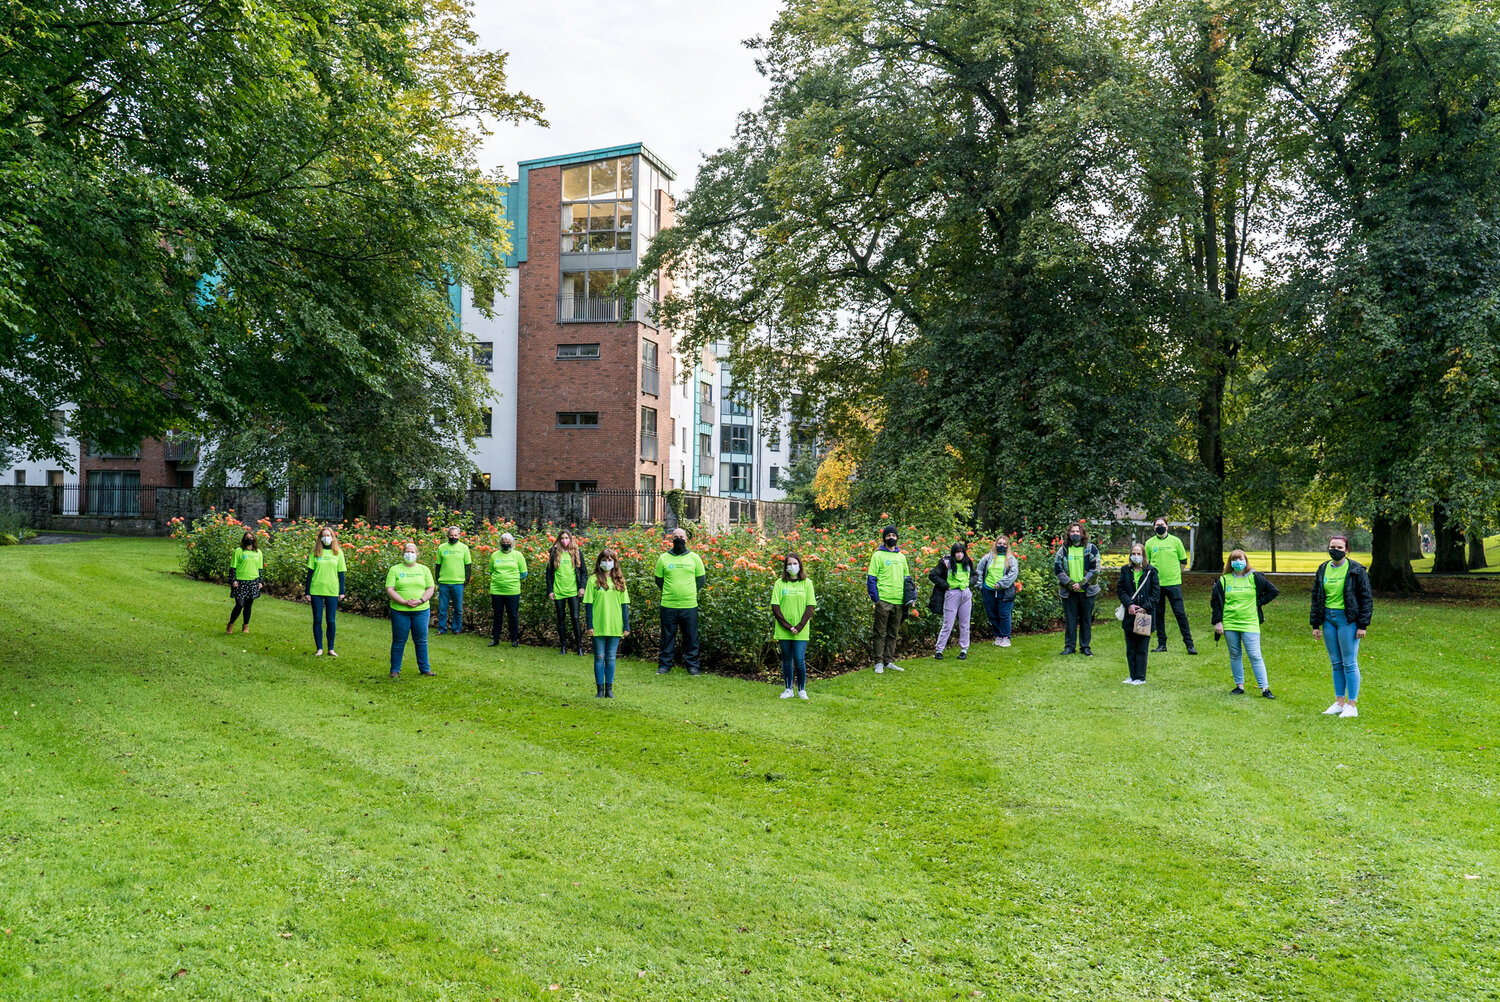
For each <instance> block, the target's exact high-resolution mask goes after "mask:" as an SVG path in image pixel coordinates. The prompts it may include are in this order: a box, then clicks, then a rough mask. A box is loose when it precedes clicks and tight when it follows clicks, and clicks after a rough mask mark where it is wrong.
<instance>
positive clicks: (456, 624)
mask: <svg viewBox="0 0 1500 1002" xmlns="http://www.w3.org/2000/svg"><path fill="white" fill-rule="evenodd" d="M449 602H452V603H453V605H452V607H451V608H452V610H453V626H452V628H451V631H450V632H452V633H462V632H463V631H464V586H463V585H462V584H440V585H438V622H437V631H438V632H439V633H442V632H443V630H444V629H448V610H449V608H450V607H449V605H448V603H449Z"/></svg>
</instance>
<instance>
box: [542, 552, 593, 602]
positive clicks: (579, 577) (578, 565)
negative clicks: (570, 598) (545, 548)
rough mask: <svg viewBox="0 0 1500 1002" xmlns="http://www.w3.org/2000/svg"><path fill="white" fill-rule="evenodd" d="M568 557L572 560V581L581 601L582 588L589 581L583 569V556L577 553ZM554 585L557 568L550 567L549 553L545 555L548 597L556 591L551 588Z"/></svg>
mask: <svg viewBox="0 0 1500 1002" xmlns="http://www.w3.org/2000/svg"><path fill="white" fill-rule="evenodd" d="M569 556H571V557H572V558H573V579H574V581H575V583H576V584H577V585H578V596H579V598H580V599H581V598H582V597H583V587H584V584H585V583H586V582H587V581H588V579H589V572H588V571H586V570H584V567H583V554H582V552H580V553H578V554H577V555H574V554H569ZM555 584H557V568H556V567H554V566H552V555H551V554H550V553H549V554H548V555H547V594H548V595H551V594H552V593H553V592H555V591H557V589H556V588H554V587H553V585H555Z"/></svg>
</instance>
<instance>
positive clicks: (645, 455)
mask: <svg viewBox="0 0 1500 1002" xmlns="http://www.w3.org/2000/svg"><path fill="white" fill-rule="evenodd" d="M641 461H642V462H646V463H654V462H656V435H655V434H653V433H651V432H647V431H643V432H641Z"/></svg>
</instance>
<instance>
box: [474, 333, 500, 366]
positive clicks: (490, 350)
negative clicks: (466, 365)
mask: <svg viewBox="0 0 1500 1002" xmlns="http://www.w3.org/2000/svg"><path fill="white" fill-rule="evenodd" d="M474 364H475V365H477V366H479V367H480V368H481V369H483V370H484V371H485V372H493V371H494V370H495V342H493V341H475V342H474Z"/></svg>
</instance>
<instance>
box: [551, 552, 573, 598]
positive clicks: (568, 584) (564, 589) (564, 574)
mask: <svg viewBox="0 0 1500 1002" xmlns="http://www.w3.org/2000/svg"><path fill="white" fill-rule="evenodd" d="M552 594H553V595H554V596H555V597H557V598H572V597H573V596H574V595H577V594H578V572H577V571H575V570H574V569H573V554H571V553H569V552H568V551H567V550H558V551H557V570H555V571H553V572H552Z"/></svg>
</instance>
